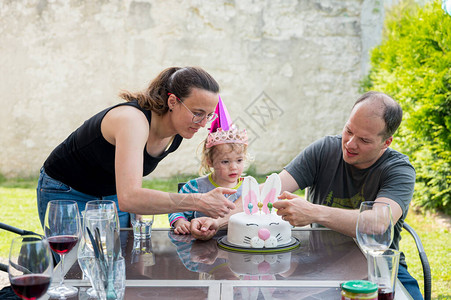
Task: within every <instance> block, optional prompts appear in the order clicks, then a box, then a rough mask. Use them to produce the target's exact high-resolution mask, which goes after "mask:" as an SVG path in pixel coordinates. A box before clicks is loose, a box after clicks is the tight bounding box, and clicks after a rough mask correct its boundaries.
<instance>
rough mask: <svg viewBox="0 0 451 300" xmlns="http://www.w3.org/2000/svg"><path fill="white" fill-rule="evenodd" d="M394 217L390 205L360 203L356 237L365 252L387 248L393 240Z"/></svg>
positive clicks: (368, 202) (370, 202)
mask: <svg viewBox="0 0 451 300" xmlns="http://www.w3.org/2000/svg"><path fill="white" fill-rule="evenodd" d="M393 234H394V232H393V219H392V213H391V209H390V205H389V204H387V203H383V202H375V201H365V202H362V203H361V204H360V213H359V217H358V220H357V226H356V237H357V242H358V244H359V245H360V247H361V248H362V249H363V250H364V251H365V252H374V251H375V252H377V251H385V250H387V249H388V248H389V247H390V245H391V243H392V241H393Z"/></svg>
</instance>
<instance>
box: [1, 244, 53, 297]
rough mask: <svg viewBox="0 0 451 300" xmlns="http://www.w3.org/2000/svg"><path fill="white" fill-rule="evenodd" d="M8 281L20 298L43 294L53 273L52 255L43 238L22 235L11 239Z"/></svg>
mask: <svg viewBox="0 0 451 300" xmlns="http://www.w3.org/2000/svg"><path fill="white" fill-rule="evenodd" d="M8 273H9V281H10V283H11V287H12V289H13V291H14V293H16V295H17V296H19V297H20V298H21V299H26V300H34V299H38V298H39V297H41V296H42V295H44V294H45V292H46V291H47V289H48V287H49V286H50V282H51V278H52V275H53V256H52V251H51V250H50V246H49V244H48V242H47V240H46V239H45V238H42V237H40V236H38V235H23V236H19V237H16V238H15V239H13V241H12V243H11V249H10V252H9V266H8Z"/></svg>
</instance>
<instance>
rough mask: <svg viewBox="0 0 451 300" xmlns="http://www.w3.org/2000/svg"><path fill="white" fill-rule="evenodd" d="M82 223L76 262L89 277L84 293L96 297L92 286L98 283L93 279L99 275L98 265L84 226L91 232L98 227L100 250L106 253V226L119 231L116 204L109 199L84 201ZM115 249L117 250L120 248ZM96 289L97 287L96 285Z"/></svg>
mask: <svg viewBox="0 0 451 300" xmlns="http://www.w3.org/2000/svg"><path fill="white" fill-rule="evenodd" d="M82 216H83V222H82V223H83V225H82V233H83V234H82V239H81V240H80V245H79V247H78V264H79V265H80V268H81V270H82V271H83V274H84V275H85V276H86V277H87V278H88V279H89V281H90V283H91V286H92V287H91V288H89V289H88V290H87V291H86V293H87V294H88V296H90V297H93V298H96V297H97V292H96V289H94V286H96V285H98V282H96V281H95V279H96V278H97V277H99V276H100V274H99V270H98V267H97V265H96V263H95V254H94V248H93V246H92V243H91V240H90V238H89V235H88V232H87V230H86V228H89V230H90V231H91V233H92V234H94V232H95V230H96V228H99V236H100V239H101V241H102V250H103V251H104V253H108V250H110V252H111V249H107V246H106V231H105V229H106V228H111V229H113V230H116V232H119V230H120V227H119V218H118V214H117V209H116V204H115V202H114V201H111V200H93V201H89V202H88V203H86V206H85V210H84V211H83V213H82ZM113 247H114V246H113ZM116 251H119V255H121V253H120V248H119V249H118V250H116ZM96 288H97V290H98V289H99V288H98V287H97V286H96Z"/></svg>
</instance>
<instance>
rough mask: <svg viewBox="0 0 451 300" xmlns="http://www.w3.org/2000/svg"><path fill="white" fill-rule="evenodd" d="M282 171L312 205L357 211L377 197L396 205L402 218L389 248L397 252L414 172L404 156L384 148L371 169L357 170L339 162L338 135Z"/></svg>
mask: <svg viewBox="0 0 451 300" xmlns="http://www.w3.org/2000/svg"><path fill="white" fill-rule="evenodd" d="M285 169H286V171H287V172H288V173H289V174H290V175H291V176H293V178H294V179H295V180H296V182H297V184H298V186H299V188H300V189H304V188H306V187H309V195H308V200H309V201H310V202H312V203H315V204H321V205H326V206H330V207H337V208H347V209H358V208H359V207H360V203H361V202H363V201H374V200H375V199H376V198H379V197H386V198H390V199H391V200H393V201H395V202H396V203H398V204H399V206H400V207H401V209H402V216H401V218H400V219H399V220H398V222H397V223H396V224H395V227H394V229H395V230H394V238H393V243H392V245H391V246H390V248H393V249H397V250H399V241H400V239H401V235H400V232H401V229H402V225H403V223H404V219H405V218H406V216H407V211H408V209H409V204H410V201H411V200H412V195H413V191H414V186H415V169H414V168H413V166H412V165H411V164H410V162H409V158H408V157H407V156H406V155H404V154H401V153H399V152H397V151H395V150H393V149H391V148H387V150H386V151H385V152H384V154H382V156H381V157H380V158H379V159H378V160H377V161H376V162H375V163H374V164H373V165H372V166H371V167H369V168H367V169H357V168H355V167H354V166H352V165H350V164H348V163H346V162H345V161H344V160H343V152H342V148H341V135H337V136H326V137H324V138H322V139H319V140H317V141H316V142H314V143H313V144H311V145H309V146H308V147H307V148H305V150H304V151H302V152H301V153H300V154H299V155H298V156H297V157H296V158H294V159H293V160H292V161H291V162H290V163H289V164H288V165H287V166H286V167H285ZM402 263H403V264H405V262H404V261H403V262H402Z"/></svg>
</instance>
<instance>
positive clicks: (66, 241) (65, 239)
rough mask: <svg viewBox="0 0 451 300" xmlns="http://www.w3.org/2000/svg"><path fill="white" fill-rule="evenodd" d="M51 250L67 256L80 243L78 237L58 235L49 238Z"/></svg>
mask: <svg viewBox="0 0 451 300" xmlns="http://www.w3.org/2000/svg"><path fill="white" fill-rule="evenodd" d="M47 240H48V242H49V245H50V248H52V250H53V251H55V252H56V253H58V254H66V253H67V252H69V251H70V250H72V248H74V246H75V245H76V244H77V242H78V236H75V235H56V236H51V237H49V238H47Z"/></svg>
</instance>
